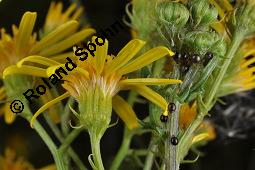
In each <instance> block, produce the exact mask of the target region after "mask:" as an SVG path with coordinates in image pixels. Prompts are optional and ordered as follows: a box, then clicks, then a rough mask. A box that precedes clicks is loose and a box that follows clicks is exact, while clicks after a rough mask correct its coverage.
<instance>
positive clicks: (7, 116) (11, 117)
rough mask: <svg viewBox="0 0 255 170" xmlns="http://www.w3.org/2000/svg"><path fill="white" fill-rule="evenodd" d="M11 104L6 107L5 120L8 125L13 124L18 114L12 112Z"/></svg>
mask: <svg viewBox="0 0 255 170" xmlns="http://www.w3.org/2000/svg"><path fill="white" fill-rule="evenodd" d="M10 104H11V103H9V102H8V103H6V104H5V106H4V120H5V122H6V123H7V124H12V123H13V122H14V120H15V119H16V114H15V113H13V112H12V111H11V109H10Z"/></svg>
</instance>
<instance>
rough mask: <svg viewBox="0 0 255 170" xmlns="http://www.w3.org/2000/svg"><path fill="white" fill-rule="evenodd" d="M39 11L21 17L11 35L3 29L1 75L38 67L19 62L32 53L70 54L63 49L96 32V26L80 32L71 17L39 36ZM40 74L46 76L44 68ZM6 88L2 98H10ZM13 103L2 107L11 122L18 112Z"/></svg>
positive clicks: (60, 55) (48, 55) (0, 48)
mask: <svg viewBox="0 0 255 170" xmlns="http://www.w3.org/2000/svg"><path fill="white" fill-rule="evenodd" d="M36 16H37V14H36V13H35V12H26V13H25V14H24V15H23V16H22V19H21V22H20V24H19V27H18V28H17V27H16V26H14V25H13V27H12V31H13V35H12V36H11V35H9V34H7V33H6V32H5V30H4V29H1V39H0V60H1V63H0V75H1V77H2V75H3V72H4V70H5V69H6V68H7V67H9V66H10V67H9V68H8V69H7V70H6V73H5V74H6V75H7V74H9V73H23V74H25V73H27V72H29V71H30V69H31V68H34V69H37V68H36V67H34V66H31V65H28V66H25V67H23V68H22V69H20V68H19V67H17V66H15V65H14V64H16V63H17V62H18V61H19V60H21V59H23V58H25V57H27V56H31V55H43V56H44V57H53V58H56V59H58V58H59V57H62V56H66V55H70V52H69V53H68V52H67V53H63V52H64V51H65V50H67V49H68V48H70V47H72V46H73V45H74V44H76V43H78V42H80V41H81V40H83V39H84V38H86V37H88V36H89V35H91V34H93V33H95V30H94V29H84V30H82V31H79V32H77V30H78V25H79V24H78V22H77V21H74V20H73V21H68V22H66V23H64V24H62V25H61V26H59V27H58V28H56V29H55V30H53V31H51V32H50V33H49V34H48V35H47V36H45V37H43V38H42V39H41V40H39V41H38V40H36V34H35V33H32V32H33V29H34V25H35V21H36ZM37 73H38V74H37V76H42V73H43V72H42V71H41V69H37ZM5 91H6V89H5V88H4V87H2V88H1V89H0V99H1V100H7V96H6V94H5ZM9 106H10V104H8V103H7V104H6V107H4V108H5V109H1V110H4V111H2V113H3V112H4V114H5V120H6V122H7V123H11V122H13V121H14V118H15V114H14V113H12V112H11V111H10V109H8V107H9Z"/></svg>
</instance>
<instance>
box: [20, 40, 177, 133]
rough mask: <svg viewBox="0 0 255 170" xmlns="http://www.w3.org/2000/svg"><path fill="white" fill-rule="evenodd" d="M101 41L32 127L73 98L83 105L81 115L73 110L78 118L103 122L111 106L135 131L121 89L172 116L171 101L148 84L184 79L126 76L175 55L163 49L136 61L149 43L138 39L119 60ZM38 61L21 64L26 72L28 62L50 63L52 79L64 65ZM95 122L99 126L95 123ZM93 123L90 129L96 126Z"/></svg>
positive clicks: (32, 59)
mask: <svg viewBox="0 0 255 170" xmlns="http://www.w3.org/2000/svg"><path fill="white" fill-rule="evenodd" d="M96 39H97V38H96V37H93V38H92V43H94V44H96V42H95V41H96ZM98 40H100V42H101V43H103V41H104V43H103V45H101V46H99V45H97V46H96V49H94V55H95V56H94V57H93V56H92V55H91V54H90V53H89V52H87V56H86V57H85V56H82V57H81V58H80V59H81V60H82V61H81V60H80V59H78V57H76V58H75V59H76V60H78V61H76V60H75V59H73V61H76V62H75V63H76V64H77V67H75V68H74V70H72V71H71V72H69V73H68V75H67V76H65V77H64V80H65V82H64V84H63V87H64V88H65V89H66V90H67V92H66V93H65V94H63V95H62V96H60V97H58V98H56V99H54V100H52V101H51V102H49V103H47V104H46V105H44V106H43V107H41V108H40V109H39V110H38V111H37V113H35V115H34V117H33V119H32V121H31V124H32V123H33V121H34V120H35V118H36V117H37V116H38V115H39V114H40V113H42V112H43V111H44V110H46V109H47V108H49V107H50V106H52V105H53V104H55V103H56V102H58V101H60V100H62V99H64V98H66V97H68V96H70V95H72V96H73V97H75V98H76V99H77V100H78V103H79V106H80V107H79V110H80V114H78V113H76V112H75V111H74V110H73V112H74V113H75V114H76V116H78V117H79V118H81V117H83V116H85V117H86V116H91V117H86V119H85V118H84V121H85V122H86V123H88V122H89V121H88V120H89V119H90V118H93V119H94V120H98V119H100V117H103V116H104V114H105V113H104V112H110V114H111V107H113V109H114V110H115V111H116V113H117V114H118V115H119V116H120V118H121V119H122V120H123V121H124V122H125V123H126V124H127V126H128V127H129V128H135V127H137V126H138V123H137V118H136V115H135V113H134V111H133V109H132V108H131V106H130V105H128V104H127V102H125V100H124V99H123V98H122V97H120V96H118V95H117V93H118V92H119V91H120V90H128V89H132V90H136V91H137V92H138V93H139V94H140V95H142V96H143V97H145V98H147V99H148V100H150V101H151V102H153V103H155V104H156V105H158V106H159V107H160V108H162V109H163V110H164V111H165V112H164V114H166V115H167V114H168V112H167V111H166V110H167V102H166V101H165V100H164V98H163V97H162V96H160V95H159V94H158V93H156V92H155V91H153V90H152V89H150V88H149V87H147V85H167V84H176V83H181V81H180V80H173V79H158V78H134V79H128V78H125V77H123V75H125V74H128V73H130V72H133V71H136V70H138V69H140V68H142V67H144V66H146V65H149V64H150V63H152V62H154V61H156V60H158V59H160V58H162V57H164V56H166V55H168V56H172V55H173V52H172V51H170V50H168V49H167V48H165V47H161V46H160V47H156V48H153V49H151V50H149V51H147V52H146V53H144V54H142V55H141V56H139V57H136V58H135V56H136V55H137V54H138V52H139V51H140V50H141V48H142V47H143V46H144V45H145V42H144V41H142V40H139V39H134V40H131V41H130V42H129V43H128V44H127V45H126V46H125V47H124V48H123V49H122V50H121V51H120V52H119V53H118V54H117V56H116V57H114V56H112V55H108V41H107V40H103V39H100V38H99V39H98ZM74 50H75V51H77V48H74ZM78 52H83V53H84V52H85V51H82V50H80V51H79V50H78ZM37 59H38V60H35V57H34V56H31V57H27V58H25V59H23V60H21V61H20V62H19V63H18V64H19V65H20V66H21V69H22V67H25V65H23V62H24V61H32V62H38V63H45V64H46V63H48V64H46V65H48V66H50V67H48V68H47V69H45V71H44V73H48V76H49V75H51V74H52V73H53V72H54V70H56V69H57V68H59V67H60V66H63V64H61V63H57V64H54V62H56V61H54V60H50V59H46V58H43V57H37ZM33 73H35V71H33V70H32V69H31V70H30V75H33ZM35 74H36V73H35ZM83 112H84V113H83ZM87 112H91V113H87ZM98 112H100V113H98ZM108 117H109V116H108ZM108 121H109V120H108V119H107V121H106V122H108ZM93 123H95V121H94V122H93ZM93 123H92V124H91V125H90V126H93ZM87 126H89V125H87Z"/></svg>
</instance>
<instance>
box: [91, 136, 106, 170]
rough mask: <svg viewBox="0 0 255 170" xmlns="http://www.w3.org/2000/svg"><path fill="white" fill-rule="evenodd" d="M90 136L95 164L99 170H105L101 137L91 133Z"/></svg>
mask: <svg viewBox="0 0 255 170" xmlns="http://www.w3.org/2000/svg"><path fill="white" fill-rule="evenodd" d="M89 135H90V144H91V150H92V155H93V162H94V164H95V166H96V168H97V170H104V165H103V161H102V157H101V151H100V139H101V138H100V137H98V136H96V135H95V133H89Z"/></svg>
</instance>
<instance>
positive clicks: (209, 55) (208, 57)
mask: <svg viewBox="0 0 255 170" xmlns="http://www.w3.org/2000/svg"><path fill="white" fill-rule="evenodd" d="M212 58H213V53H211V52H207V53H206V54H205V57H204V61H203V65H204V66H206V65H207V64H208V63H209V62H210V61H211V59H212Z"/></svg>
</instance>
